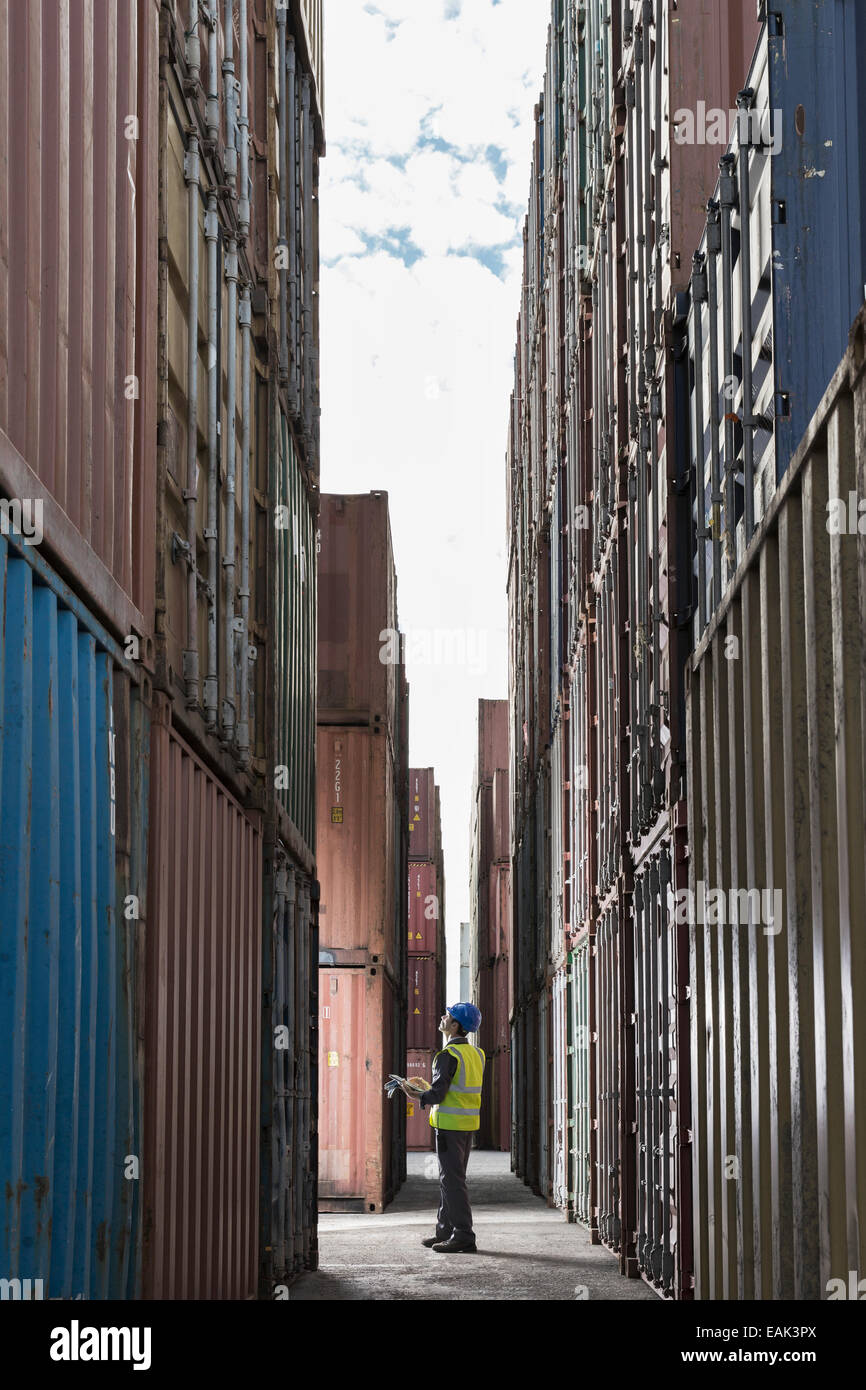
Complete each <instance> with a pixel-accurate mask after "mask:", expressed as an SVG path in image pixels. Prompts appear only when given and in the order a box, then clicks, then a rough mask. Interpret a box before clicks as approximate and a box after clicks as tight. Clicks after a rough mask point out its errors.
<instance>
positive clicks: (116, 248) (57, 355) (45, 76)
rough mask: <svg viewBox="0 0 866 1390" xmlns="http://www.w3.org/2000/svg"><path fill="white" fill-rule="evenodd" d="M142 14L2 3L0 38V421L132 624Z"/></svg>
mask: <svg viewBox="0 0 866 1390" xmlns="http://www.w3.org/2000/svg"><path fill="white" fill-rule="evenodd" d="M158 13H159V5H158V4H157V3H156V0H139V3H136V4H133V5H131V6H130V7H128V14H126V15H125V16H123V17H121V16H120V15H118V13H117V11H116V9H115V7H114V6H112V5H110V4H108V3H106V0H96V3H94V4H92V5H87V6H83V7H82V6H66V7H62V8H61V9H60V11H59V12H58V13H56V14H54V13H52V12H50V11H47V10H44V9H43V8H42V7H41V6H39V5H31V4H24V5H22V4H12V5H5V6H4V7H3V11H2V26H3V30H2V34H0V65H2V68H0V93H2V97H0V198H2V200H3V202H2V206H0V428H2V430H3V431H4V432H5V433H6V435H7V436H8V437H9V440H10V441H11V443H12V445H13V446H14V447H15V448H16V449H17V450H18V452H19V453H20V454H21V456H22V457H23V458H24V460H25V461H26V462H27V463H28V464H29V466H30V467H31V468H32V469H33V471H34V473H35V474H36V475H37V476H38V477H39V479H40V481H41V482H42V483H43V485H44V486H45V488H46V489H47V490H48V491H49V492H50V493H51V494H52V496H53V497H54V498H55V499H56V501H57V502H58V503H59V505H60V506H61V507H62V508H63V509H64V511H65V512H66V514H67V516H68V517H69V519H70V521H71V522H72V524H73V525H74V526H75V527H76V528H77V530H78V531H79V532H80V533H81V535H82V537H83V538H84V540H85V541H86V542H87V543H88V544H89V545H90V547H91V548H92V550H93V551H94V552H95V554H96V555H97V556H98V557H99V559H100V560H101V561H102V562H103V564H104V565H105V567H106V569H107V570H108V571H109V573H110V574H111V576H112V577H113V579H114V580H115V581H116V583H117V584H118V585H119V586H120V588H121V589H123V591H124V592H125V593H126V594H127V595H129V597H130V598H131V599H132V601H133V603H134V604H135V605H136V607H137V608H138V609H139V610H140V611H141V612H142V613H143V614H145V615H146V620H147V622H148V624H150V623H151V622H152V604H153V565H154V511H153V507H152V505H150V506H145V505H144V500H145V499H152V498H153V495H154V490H155V478H154V463H153V448H152V434H150V433H148V432H147V430H146V428H145V426H144V419H145V418H146V417H144V416H142V413H141V412H142V411H144V410H147V411H149V412H151V416H150V418H151V419H152V412H153V409H154V404H155V401H154V388H155V368H156V310H155V298H154V295H155V285H156V252H157V242H156V237H157V219H156V162H157V144H156V141H157V125H156V106H155V101H154V98H153V91H154V85H155V80H156V63H157V22H158ZM130 119H135V120H136V121H137V130H135V131H134V130H133V129H132V127H131V126H130V124H129V122H130ZM136 397H137V399H136Z"/></svg>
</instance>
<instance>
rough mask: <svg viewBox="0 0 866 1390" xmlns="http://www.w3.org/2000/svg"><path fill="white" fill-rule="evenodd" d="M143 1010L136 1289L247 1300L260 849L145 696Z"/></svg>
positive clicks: (254, 1164)
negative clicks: (148, 722)
mask: <svg viewBox="0 0 866 1390" xmlns="http://www.w3.org/2000/svg"><path fill="white" fill-rule="evenodd" d="M147 948H148V949H147V985H146V1012H145V1019H144V1055H145V1078H144V1097H145V1099H144V1129H143V1132H144V1154H143V1162H142V1172H143V1204H144V1293H145V1297H148V1298H253V1297H255V1295H256V1291H257V1275H258V1218H259V1210H258V1203H259V1115H260V1104H261V1097H260V1055H259V1047H260V1041H259V1040H260V1027H261V960H262V848H261V835H260V831H259V826H258V818H257V817H256V816H255V815H252V814H250V813H248V812H245V811H244V810H243V808H242V807H241V806H240V805H239V804H238V802H237V801H236V800H235V799H234V797H232V796H231V795H230V794H229V793H228V792H227V790H226V789H225V788H224V787H222V786H221V785H220V784H219V783H218V782H217V781H216V779H215V778H214V777H213V775H212V774H211V773H210V772H209V771H208V769H207V768H206V767H205V765H204V764H203V763H202V762H201V761H200V759H199V758H198V757H197V756H196V755H195V754H194V753H193V751H192V750H191V749H190V748H189V746H188V745H187V744H186V743H185V742H184V740H183V739H181V738H180V737H179V736H178V735H177V733H176V732H175V731H174V730H173V729H172V727H171V715H170V708H169V706H168V703H167V702H166V701H165V700H163V699H158V700H157V701H156V703H155V706H154V712H153V726H152V733H151V772H150V862H149V876H148V899H147Z"/></svg>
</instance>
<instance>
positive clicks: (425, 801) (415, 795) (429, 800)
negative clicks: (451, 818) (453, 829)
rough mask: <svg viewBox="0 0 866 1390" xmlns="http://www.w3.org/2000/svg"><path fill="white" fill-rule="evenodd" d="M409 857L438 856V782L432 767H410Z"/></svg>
mask: <svg viewBox="0 0 866 1390" xmlns="http://www.w3.org/2000/svg"><path fill="white" fill-rule="evenodd" d="M409 858H410V859H411V860H416V861H420V860H424V859H426V860H431V861H432V860H435V858H436V783H435V777H434V773H433V769H432V767H410V769H409Z"/></svg>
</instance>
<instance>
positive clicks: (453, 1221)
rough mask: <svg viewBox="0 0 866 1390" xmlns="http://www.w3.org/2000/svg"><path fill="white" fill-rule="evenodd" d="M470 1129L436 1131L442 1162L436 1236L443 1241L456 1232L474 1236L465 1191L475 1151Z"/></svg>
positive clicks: (438, 1152) (440, 1165)
mask: <svg viewBox="0 0 866 1390" xmlns="http://www.w3.org/2000/svg"><path fill="white" fill-rule="evenodd" d="M472 1139H473V1134H472V1131H471V1130H468V1131H467V1130H459V1129H437V1130H436V1157H437V1158H438V1160H439V1213H438V1216H437V1218H436V1234H437V1235H438V1236H440V1237H441V1239H443V1240H447V1239H448V1237H449V1236H450V1235H452V1234H453V1233H455V1232H456V1233H457V1234H458V1235H461V1236H471V1235H472V1208H471V1207H470V1205H469V1194H468V1192H467V1191H466V1165H467V1164H468V1162H469V1154H470V1153H471V1151H472Z"/></svg>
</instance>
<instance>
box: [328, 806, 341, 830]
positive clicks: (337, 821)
mask: <svg viewBox="0 0 866 1390" xmlns="http://www.w3.org/2000/svg"><path fill="white" fill-rule="evenodd" d="M331 824H332V825H342V824H343V808H342V806H332V807H331Z"/></svg>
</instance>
